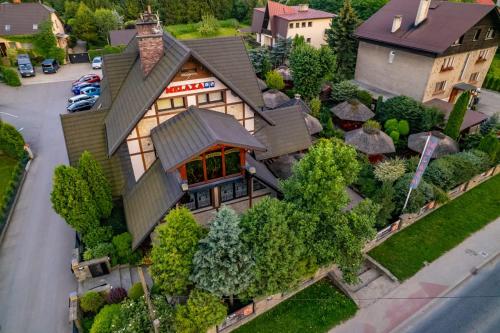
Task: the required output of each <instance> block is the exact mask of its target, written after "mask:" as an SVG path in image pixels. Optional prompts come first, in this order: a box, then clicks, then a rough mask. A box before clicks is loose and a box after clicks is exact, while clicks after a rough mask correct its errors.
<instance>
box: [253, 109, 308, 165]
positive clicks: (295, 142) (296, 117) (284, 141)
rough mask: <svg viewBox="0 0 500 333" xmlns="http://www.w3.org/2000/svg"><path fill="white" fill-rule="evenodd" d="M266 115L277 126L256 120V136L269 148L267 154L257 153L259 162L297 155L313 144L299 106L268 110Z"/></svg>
mask: <svg viewBox="0 0 500 333" xmlns="http://www.w3.org/2000/svg"><path fill="white" fill-rule="evenodd" d="M265 113H266V115H267V116H268V117H270V118H271V119H272V120H273V121H274V123H275V126H270V125H268V124H266V123H265V122H263V121H262V120H260V119H259V118H256V119H255V123H256V126H255V127H256V131H255V133H254V136H255V137H256V138H257V139H258V140H259V141H260V142H262V143H263V144H264V145H265V146H266V147H267V151H266V152H255V156H256V157H257V159H258V160H265V159H268V158H273V157H277V156H281V155H286V154H290V153H295V152H298V151H301V150H305V149H307V148H309V146H310V145H311V144H312V141H311V136H310V135H309V131H308V129H307V126H306V122H305V120H304V116H303V114H302V112H301V111H300V107H299V106H298V105H294V106H289V107H284V108H279V109H274V110H268V111H265Z"/></svg>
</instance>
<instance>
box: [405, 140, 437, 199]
mask: <svg viewBox="0 0 500 333" xmlns="http://www.w3.org/2000/svg"><path fill="white" fill-rule="evenodd" d="M438 142H439V139H438V138H436V137H435V136H432V134H430V133H429V137H428V138H427V142H426V143H425V147H424V150H423V151H422V157H421V158H420V162H419V163H418V167H417V171H415V176H413V179H412V181H411V184H410V189H412V190H414V189H416V188H417V187H418V184H420V180H421V179H422V175H423V174H424V172H425V169H427V165H429V161H430V160H431V157H432V154H433V153H434V150H435V149H436V147H437V144H438Z"/></svg>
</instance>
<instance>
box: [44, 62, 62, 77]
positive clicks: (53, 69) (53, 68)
mask: <svg viewBox="0 0 500 333" xmlns="http://www.w3.org/2000/svg"><path fill="white" fill-rule="evenodd" d="M58 70H59V64H58V63H57V60H55V59H45V60H44V61H43V62H42V71H43V72H44V73H45V74H49V73H57V71H58Z"/></svg>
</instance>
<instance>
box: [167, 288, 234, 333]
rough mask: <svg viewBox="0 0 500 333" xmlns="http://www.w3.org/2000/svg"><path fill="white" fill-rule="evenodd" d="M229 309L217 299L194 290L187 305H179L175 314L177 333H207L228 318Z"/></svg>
mask: <svg viewBox="0 0 500 333" xmlns="http://www.w3.org/2000/svg"><path fill="white" fill-rule="evenodd" d="M226 313H227V309H226V306H225V305H224V303H223V302H221V301H220V300H219V299H218V298H217V297H215V296H213V295H211V294H209V293H207V292H205V291H201V290H197V289H195V290H193V291H192V292H191V294H190V295H189V299H188V301H187V304H186V305H179V306H178V307H177V311H176V313H175V329H176V332H186V333H187V332H206V331H207V330H208V329H209V328H210V327H212V326H214V325H217V324H220V323H221V322H222V321H223V320H224V319H225V318H226Z"/></svg>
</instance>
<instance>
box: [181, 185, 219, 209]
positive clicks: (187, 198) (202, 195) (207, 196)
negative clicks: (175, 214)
mask: <svg viewBox="0 0 500 333" xmlns="http://www.w3.org/2000/svg"><path fill="white" fill-rule="evenodd" d="M181 203H182V204H183V205H184V206H186V207H187V208H188V209H190V210H196V209H200V208H205V207H208V206H210V205H212V191H211V190H210V189H205V190H201V191H196V192H188V193H186V195H184V197H182V199H181Z"/></svg>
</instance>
